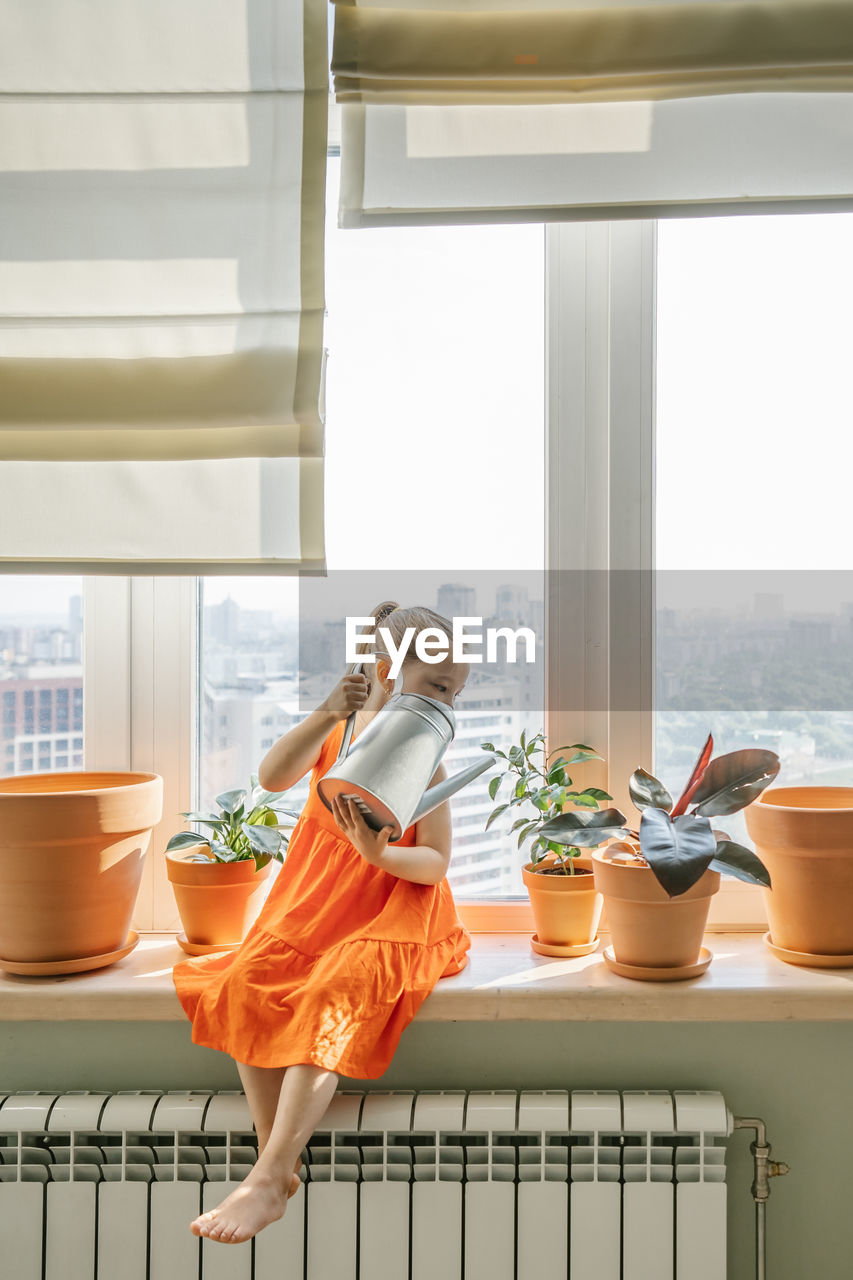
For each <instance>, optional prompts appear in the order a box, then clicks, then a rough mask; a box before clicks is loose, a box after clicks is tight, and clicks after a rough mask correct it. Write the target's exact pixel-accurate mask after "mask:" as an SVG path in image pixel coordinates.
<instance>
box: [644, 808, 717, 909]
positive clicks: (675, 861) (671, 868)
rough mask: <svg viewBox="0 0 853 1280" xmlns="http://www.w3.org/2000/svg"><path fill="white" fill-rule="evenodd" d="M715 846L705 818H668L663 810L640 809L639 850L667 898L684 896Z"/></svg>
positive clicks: (703, 871)
mask: <svg viewBox="0 0 853 1280" xmlns="http://www.w3.org/2000/svg"><path fill="white" fill-rule="evenodd" d="M716 843H717V842H716V840H715V839H714V833H713V831H712V830H711V824H710V822H709V821H708V819H707V818H697V817H694V816H693V815H692V814H682V815H681V816H680V817H677V818H672V819H670V816H669V814H668V813H666V812H665V811H664V810H663V809H656V808H653V807H651V806H650V807H649V808H647V809H644V810H643V816H642V819H641V821H640V849H641V850H642V854H643V857H644V858H645V859H646V862H648V864H649V866H650V867H651V869H652V871H653V872H654V873H655V876H656V878H657V881H658V884H660V886H661V887H662V888H663V889H664V890H665V891H666V892H667V893H668V894H669V896H670V897H671V898H677V897H678V896H679V894H682V893H686V892H687V890H688V889H690V888H692V886H693V885H694V884H695V883H696V881H697V880H699V879H700V878H701V877H702V876H703V875H704V874H705V872H706V871H707V869H708V867H709V865H710V863H711V859H712V858H713V856H714V850H715V848H716Z"/></svg>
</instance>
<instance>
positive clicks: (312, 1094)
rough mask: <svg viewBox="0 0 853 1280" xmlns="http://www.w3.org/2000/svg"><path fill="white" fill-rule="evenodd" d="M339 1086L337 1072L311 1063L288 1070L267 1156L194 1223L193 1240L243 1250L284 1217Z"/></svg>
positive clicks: (261, 1158)
mask: <svg viewBox="0 0 853 1280" xmlns="http://www.w3.org/2000/svg"><path fill="white" fill-rule="evenodd" d="M337 1083H338V1077H337V1076H336V1075H335V1073H334V1072H333V1071H324V1070H323V1069H322V1068H321V1067H315V1066H312V1065H310V1064H308V1063H299V1064H298V1065H296V1066H292V1067H287V1068H286V1070H285V1072H284V1080H283V1082H282V1086H281V1092H280V1094H279V1100H278V1106H277V1107H276V1113H275V1118H274V1120H273V1124H272V1128H271V1130H270V1135H269V1138H268V1139H267V1142H266V1145H265V1147H264V1150H263V1154H262V1155H259V1156H258V1162H257V1164H256V1165H255V1167H254V1168H253V1169H252V1171H251V1173H249V1174H248V1176H247V1177H246V1178H244V1180H243V1181H242V1182H241V1183H240V1186H239V1187H237V1188H235V1190H234V1191H232V1192H231V1194H230V1195H229V1196H226V1197H225V1199H224V1200H223V1201H222V1204H220V1205H217V1207H216V1208H215V1209H211V1210H210V1211H209V1212H208V1213H202V1214H200V1215H199V1216H198V1217H197V1218H196V1219H195V1220H194V1221H193V1222H191V1223H190V1230H191V1231H192V1233H193V1235H196V1236H207V1237H208V1239H210V1240H219V1241H220V1242H221V1243H223V1244H239V1243H241V1242H242V1241H243V1240H248V1239H249V1238H250V1237H251V1236H253V1235H256V1234H257V1232H258V1231H260V1230H262V1228H263V1227H265V1226H267V1225H268V1224H269V1223H270V1222H275V1221H276V1219H277V1218H280V1217H282V1216H283V1214H284V1211H285V1209H286V1208H287V1193H288V1190H289V1188H290V1180H291V1178H292V1177H293V1170H294V1167H295V1165H296V1160H297V1157H298V1156H299V1153H300V1151H301V1150H302V1148H303V1147H304V1146H305V1143H306V1142H307V1141H308V1139H309V1138H310V1137H311V1134H312V1133H313V1132H314V1130H315V1128H316V1127H317V1124H318V1123H319V1121H320V1120H321V1119H322V1117H323V1115H324V1114H325V1112H326V1109H327V1108H328V1105H329V1103H330V1102H331V1100H332V1095H333V1094H334V1092H335V1088H336V1087H337ZM250 1105H251V1104H250Z"/></svg>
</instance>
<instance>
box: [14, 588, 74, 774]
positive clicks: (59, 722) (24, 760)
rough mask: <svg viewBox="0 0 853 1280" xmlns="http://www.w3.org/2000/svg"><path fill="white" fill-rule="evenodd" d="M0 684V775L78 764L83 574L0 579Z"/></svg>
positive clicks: (67, 767)
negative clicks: (74, 734) (71, 715)
mask: <svg viewBox="0 0 853 1280" xmlns="http://www.w3.org/2000/svg"><path fill="white" fill-rule="evenodd" d="M0 690H2V738H0V775H2V776H4V777H9V776H10V775H13V774H17V773H32V772H34V771H36V772H39V773H47V772H51V773H52V772H55V771H57V770H66V769H82V768H83V738H82V729H83V580H82V578H73V577H41V576H36V575H33V576H25V575H18V574H6V575H3V576H2V577H0ZM72 701H73V704H74V706H75V724H74V728H75V729H77V730H79V732H80V736H79V737H78V738H77V739H75V740H74V744H73V750H72V751H71V752H69V748H68V731H69V727H70V725H69V706H70V705H71V703H72ZM76 708H79V715H78V714H77V712H76ZM63 735H64V736H63Z"/></svg>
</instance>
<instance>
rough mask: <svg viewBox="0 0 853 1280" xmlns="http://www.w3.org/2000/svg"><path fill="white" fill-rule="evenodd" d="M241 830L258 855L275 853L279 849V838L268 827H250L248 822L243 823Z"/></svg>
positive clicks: (275, 832) (276, 833)
mask: <svg viewBox="0 0 853 1280" xmlns="http://www.w3.org/2000/svg"><path fill="white" fill-rule="evenodd" d="M242 830H243V834H244V835H245V837H246V839H247V840H248V841H249V844H250V845H251V846H252V848H253V849H256V850H257V852H258V853H275V852H276V851H277V850H278V849H280V848H281V836H280V835H279V833H278V832H277V831H273V830H271V829H270V828H269V827H260V826H254V827H250V826H249V824H248V822H244V823H243V826H242Z"/></svg>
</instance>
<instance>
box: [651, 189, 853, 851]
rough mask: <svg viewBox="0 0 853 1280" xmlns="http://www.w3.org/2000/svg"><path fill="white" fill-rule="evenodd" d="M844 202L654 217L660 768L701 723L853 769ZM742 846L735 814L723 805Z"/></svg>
mask: <svg viewBox="0 0 853 1280" xmlns="http://www.w3.org/2000/svg"><path fill="white" fill-rule="evenodd" d="M851 244H853V215H850V214H827V215H796V216H785V217H783V216H775V217H741V218H701V219H696V220H695V221H690V220H684V221H676V220H673V221H669V220H666V221H662V222H661V223H660V224H659V260H658V368H657V379H658V382H657V441H656V452H657V479H656V485H657V557H656V562H657V568H658V570H659V572H658V575H657V593H658V612H657V661H656V671H657V696H656V732H655V748H656V761H657V762H656V771H657V772H658V773H659V775H660V776H662V778H663V780H664V781H665V782H667V783H668V785H669V786H670V789H672V788H675V789H676V790H677V789H678V788H680V787H681V786H682V784H683V783H684V781H685V780H686V777H687V774H688V772H689V769H690V767H691V765H692V763H693V760H694V759H695V757H696V755H697V753H698V751H699V749H700V747H701V745H702V742H703V740H704V737H705V735H706V734H707V732H708V731H709V730H711V731H713V733H714V738H715V742H716V745H717V749H718V751H726V750H733V749H736V748H739V747H744V746H751V745H760V746H768V747H770V748H771V749H772V750H775V751H776V752H777V753H778V754H779V755H780V757H781V761H782V768H781V773H780V775H779V783H780V784H785V785H796V784H800V783H807V784H812V783H818V782H820V783H821V784H827V785H833V784H835V785H841V784H843V785H848V786H849V785H850V783H851V779H853V659H851V654H853V603H851V602H853V581H851V573H850V570H851V567H853V566H852V565H851V559H850V538H849V530H848V524H849V494H848V489H849V475H850V468H851V463H853V434H851V431H850V421H849V420H850V359H849V353H848V346H849V338H848V329H849V323H848V317H847V311H848V303H847V299H848V298H849V297H850V291H851V289H853V251H851ZM719 825H720V826H721V827H724V828H725V829H726V830H727V831H728V832H729V833H730V834H732V835H734V836H735V838H738V839H742V840H744V841H745V842H746V829H745V824H744V821H743V816H742V814H739V815H735V816H734V817H732V818H725V819H720V820H719Z"/></svg>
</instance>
